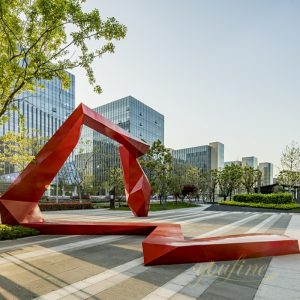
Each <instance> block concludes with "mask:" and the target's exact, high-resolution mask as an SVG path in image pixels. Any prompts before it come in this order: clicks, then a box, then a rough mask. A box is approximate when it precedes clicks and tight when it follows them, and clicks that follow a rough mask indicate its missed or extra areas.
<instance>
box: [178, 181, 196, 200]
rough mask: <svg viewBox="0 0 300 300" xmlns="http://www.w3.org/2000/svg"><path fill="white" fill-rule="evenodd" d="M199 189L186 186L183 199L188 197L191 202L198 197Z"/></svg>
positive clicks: (183, 190) (190, 185) (193, 186)
mask: <svg viewBox="0 0 300 300" xmlns="http://www.w3.org/2000/svg"><path fill="white" fill-rule="evenodd" d="M197 191H198V189H197V187H196V186H195V185H194V184H185V185H184V186H183V189H182V192H181V193H182V195H183V197H186V196H187V197H188V199H189V201H191V199H192V197H195V196H196V195H197Z"/></svg>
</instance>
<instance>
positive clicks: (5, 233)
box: [0, 224, 39, 240]
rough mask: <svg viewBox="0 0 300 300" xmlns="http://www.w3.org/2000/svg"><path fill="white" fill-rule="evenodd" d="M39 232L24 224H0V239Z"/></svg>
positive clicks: (15, 237) (11, 238)
mask: <svg viewBox="0 0 300 300" xmlns="http://www.w3.org/2000/svg"><path fill="white" fill-rule="evenodd" d="M38 234H39V232H38V231H37V230H35V229H32V228H27V227H23V226H19V225H16V226H11V225H3V224H0V240H13V239H17V238H21V237H25V236H32V235H38Z"/></svg>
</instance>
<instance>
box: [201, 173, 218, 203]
mask: <svg viewBox="0 0 300 300" xmlns="http://www.w3.org/2000/svg"><path fill="white" fill-rule="evenodd" d="M218 174H219V171H218V170H210V171H208V172H206V173H204V174H203V176H204V178H205V179H206V182H207V188H208V192H209V199H210V201H211V200H212V202H215V195H216V189H217V186H218Z"/></svg>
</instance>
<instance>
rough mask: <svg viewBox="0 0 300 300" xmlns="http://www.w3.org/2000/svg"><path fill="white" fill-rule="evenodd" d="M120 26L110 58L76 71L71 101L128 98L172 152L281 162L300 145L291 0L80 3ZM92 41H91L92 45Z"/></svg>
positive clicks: (299, 84) (297, 29) (299, 59)
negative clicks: (147, 113)
mask: <svg viewBox="0 0 300 300" xmlns="http://www.w3.org/2000/svg"><path fill="white" fill-rule="evenodd" d="M94 8H97V9H99V11H100V14H101V16H102V18H103V19H106V18H107V17H116V19H117V20H118V21H119V22H120V23H122V24H124V25H126V26H127V28H128V32H127V36H126V38H125V39H124V40H121V41H119V42H117V43H116V51H115V53H114V54H106V55H104V56H103V57H102V58H101V59H99V60H97V61H96V62H95V63H94V64H93V67H94V70H95V75H96V78H97V81H98V82H99V83H100V85H101V86H102V89H103V93H102V94H100V95H98V94H96V93H94V92H93V89H92V87H90V86H89V84H88V82H87V79H86V77H85V74H84V72H83V71H82V70H76V71H73V73H74V74H75V76H76V103H77V104H79V103H80V102H83V103H85V104H87V105H88V106H90V107H92V108H94V107H97V106H100V105H102V104H105V103H107V102H111V101H113V100H117V99H120V98H122V97H125V96H128V95H131V96H133V97H135V98H137V99H139V100H140V101H142V102H144V103H145V104H147V105H149V106H150V107H152V108H154V109H155V110H157V111H159V112H160V113H162V114H163V115H164V116H165V145H166V146H167V147H170V148H173V149H180V148H187V147H193V146H200V145H207V144H209V143H210V142H213V141H219V142H222V143H224V145H225V161H229V160H241V158H242V157H243V156H256V157H257V158H258V160H259V162H266V161H267V162H272V163H273V164H274V172H275V173H277V172H278V170H279V168H280V156H281V153H282V151H283V150H284V148H285V145H287V144H290V143H291V142H292V141H296V142H300V137H299V134H300V132H299V126H298V124H299V123H300V120H299V112H300V101H299V95H300V1H296V0H281V1H277V0H258V1H256V0H252V1H245V0H239V1H236V0H206V1H202V0H186V1H184V0H151V1H150V0H126V1H124V0H88V1H87V3H86V4H85V6H84V9H85V10H86V11H89V10H91V9H94ZM99 45H101V44H91V47H99Z"/></svg>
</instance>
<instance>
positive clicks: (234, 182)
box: [218, 165, 242, 200]
mask: <svg viewBox="0 0 300 300" xmlns="http://www.w3.org/2000/svg"><path fill="white" fill-rule="evenodd" d="M241 177H242V169H241V167H240V166H239V165H227V166H225V167H224V168H223V169H222V170H221V171H219V173H218V184H219V187H220V192H221V194H222V196H223V197H224V200H226V198H227V197H228V196H229V198H230V199H231V197H232V194H233V192H234V191H235V190H236V189H237V188H238V187H239V186H240V184H241Z"/></svg>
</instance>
